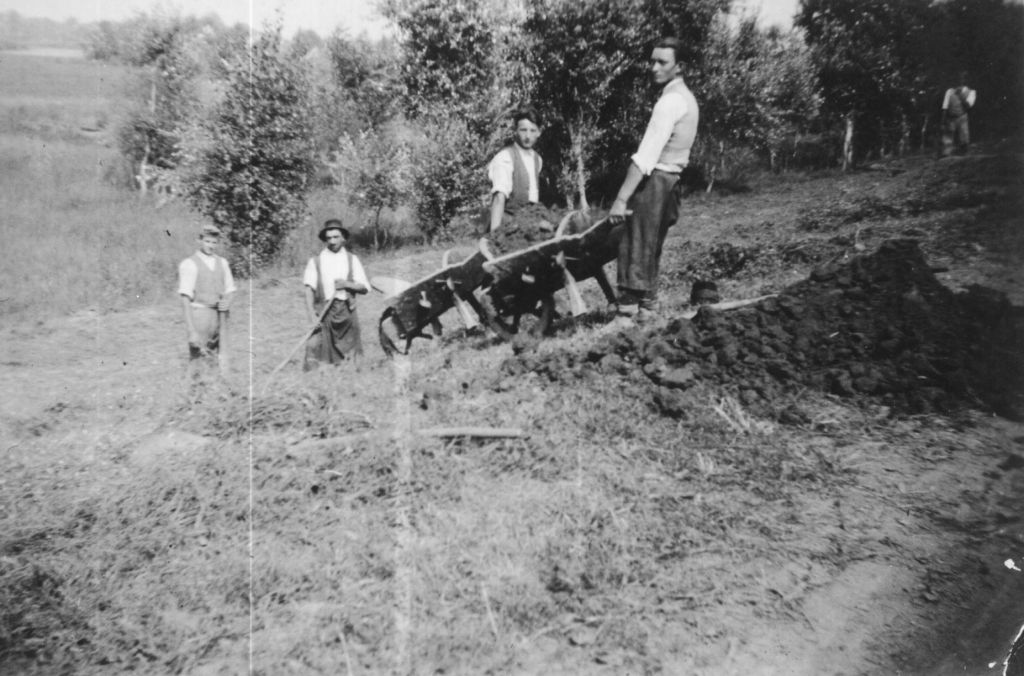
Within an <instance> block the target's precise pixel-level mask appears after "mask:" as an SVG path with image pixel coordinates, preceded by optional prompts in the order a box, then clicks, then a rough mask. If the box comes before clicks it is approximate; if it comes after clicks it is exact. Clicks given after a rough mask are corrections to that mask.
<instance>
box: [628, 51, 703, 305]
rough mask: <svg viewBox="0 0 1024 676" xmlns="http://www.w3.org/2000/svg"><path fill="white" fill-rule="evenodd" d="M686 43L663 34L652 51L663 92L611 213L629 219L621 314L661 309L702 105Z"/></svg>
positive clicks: (655, 77)
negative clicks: (663, 274) (687, 65)
mask: <svg viewBox="0 0 1024 676" xmlns="http://www.w3.org/2000/svg"><path fill="white" fill-rule="evenodd" d="M681 48H682V43H681V42H680V40H678V39H677V38H663V39H661V40H659V41H658V42H657V43H655V45H654V49H653V50H652V51H651V60H650V73H651V79H652V80H653V83H654V85H655V86H656V87H659V88H660V89H661V95H660V97H659V98H658V101H657V103H655V104H654V110H653V111H652V112H651V118H650V122H648V124H647V130H646V131H645V132H644V136H643V139H641V141H640V147H639V148H638V149H637V151H636V153H635V154H633V156H632V157H630V163H629V168H628V169H627V170H626V177H625V179H624V180H623V181H622V187H620V188H619V192H618V195H617V196H616V198H615V201H614V202H613V203H612V207H611V209H610V210H609V212H608V216H609V217H610V218H612V219H617V220H622V219H624V218H625V216H626V214H627V212H628V209H627V206H628V207H629V208H630V209H632V212H633V217H632V218H631V219H630V220H629V222H628V225H627V227H626V229H625V232H624V233H623V235H622V239H621V240H620V241H619V258H618V279H617V282H618V287H619V297H618V314H619V316H623V317H639V318H645V317H649V316H651V315H652V314H653V313H655V312H656V311H657V299H658V272H659V267H660V262H661V249H662V245H663V244H664V242H665V236H666V235H667V234H668V229H669V228H670V227H672V225H674V224H675V222H676V219H677V218H678V216H679V199H680V190H681V186H680V183H679V179H680V175H681V174H682V172H683V170H684V169H685V168H686V166H687V165H688V164H689V163H690V148H691V147H692V146H693V141H694V138H695V137H696V135H697V120H698V117H699V109H698V106H697V100H696V99H695V98H694V97H693V94H692V93H691V92H690V90H689V88H688V87H687V86H686V83H685V82H683V64H682V63H681V62H680V61H679V56H680V55H679V52H680V50H681Z"/></svg>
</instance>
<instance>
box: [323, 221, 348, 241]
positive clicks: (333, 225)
mask: <svg viewBox="0 0 1024 676" xmlns="http://www.w3.org/2000/svg"><path fill="white" fill-rule="evenodd" d="M328 230H340V231H341V236H342V237H344V238H345V239H348V237H349V234H348V228H346V227H345V226H344V225H342V224H341V221H340V220H338V219H337V218H332V219H330V220H328V221H324V225H323V227H322V228H320V233H319V234H318V235H317V237H319V238H320V241H321V242H326V241H327V231H328Z"/></svg>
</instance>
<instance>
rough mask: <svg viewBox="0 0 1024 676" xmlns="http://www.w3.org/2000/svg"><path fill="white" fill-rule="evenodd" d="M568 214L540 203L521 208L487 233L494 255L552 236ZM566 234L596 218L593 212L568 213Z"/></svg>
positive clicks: (578, 230) (581, 229)
mask: <svg viewBox="0 0 1024 676" xmlns="http://www.w3.org/2000/svg"><path fill="white" fill-rule="evenodd" d="M568 214H570V212H569V211H566V210H564V209H562V210H558V209H553V208H548V207H545V206H542V205H540V204H531V205H529V206H526V207H523V208H522V209H520V210H519V211H518V212H516V214H515V215H514V216H512V217H510V218H509V219H508V220H506V221H505V222H504V223H502V225H501V227H500V228H498V230H496V231H495V232H493V233H491V234H490V235H489V236H488V239H489V240H490V244H491V250H492V251H493V252H494V253H495V254H499V255H501V254H507V253H512V252H513V251H519V250H520V249H526V248H528V247H531V246H533V245H534V244H539V243H540V242H543V241H545V240H548V239H551V238H552V237H554V236H555V231H556V230H557V229H558V225H559V223H561V221H562V219H563V218H564V217H565V216H566V215H568ZM571 214H572V215H571V218H570V221H569V223H568V225H567V226H566V230H565V234H574V233H578V232H583V231H584V230H586V229H587V228H589V227H590V226H591V225H593V223H594V222H596V220H597V215H596V214H595V213H584V212H580V211H573V212H571Z"/></svg>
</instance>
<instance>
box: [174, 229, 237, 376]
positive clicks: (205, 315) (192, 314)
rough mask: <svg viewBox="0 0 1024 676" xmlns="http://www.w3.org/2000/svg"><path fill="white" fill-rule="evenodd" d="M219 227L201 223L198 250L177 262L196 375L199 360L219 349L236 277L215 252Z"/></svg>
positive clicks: (218, 243) (215, 354) (218, 239)
mask: <svg viewBox="0 0 1024 676" xmlns="http://www.w3.org/2000/svg"><path fill="white" fill-rule="evenodd" d="M220 237H221V232H220V230H219V229H218V228H217V227H216V226H214V225H204V226H203V227H202V229H201V230H200V232H199V250H198V251H196V252H195V253H194V254H192V255H191V256H189V257H188V258H186V259H185V260H183V261H181V263H180V264H179V265H178V293H179V294H180V295H181V306H182V309H183V311H184V313H185V328H186V329H187V330H188V353H189V364H190V366H189V368H190V371H191V372H192V375H193V376H196V375H198V372H199V369H198V368H197V367H196V366H195V364H198V363H199V362H198V360H200V359H203V360H207V359H208V358H210V357H215V356H217V355H218V354H219V352H220V348H221V345H220V338H221V326H222V324H223V323H224V322H226V321H227V315H228V311H229V309H230V307H231V298H232V297H233V296H234V294H235V291H236V288H235V280H234V278H233V277H232V276H231V267H230V266H229V265H228V262H227V261H226V260H225V259H224V258H222V257H221V256H218V255H217V254H216V253H214V252H215V251H216V250H217V247H218V246H219V245H220Z"/></svg>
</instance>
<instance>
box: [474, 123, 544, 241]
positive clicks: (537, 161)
mask: <svg viewBox="0 0 1024 676" xmlns="http://www.w3.org/2000/svg"><path fill="white" fill-rule="evenodd" d="M512 124H513V125H514V127H513V135H512V143H510V144H508V145H507V146H505V147H504V148H502V149H501V150H500V151H498V154H497V155H495V156H494V158H493V159H492V160H491V161H490V163H489V164H488V165H487V176H488V178H490V179H491V210H490V223H489V227H488V232H494V231H495V230H497V229H498V228H499V227H501V224H502V222H503V221H504V218H505V217H506V216H509V217H512V216H514V215H515V213H516V212H517V211H519V210H520V209H522V208H523V207H525V206H526V205H528V204H538V203H540V172H541V169H542V168H543V167H544V162H543V160H542V159H541V157H540V154H539V153H538V152H537V151H536V150H534V149H533V147H534V145H536V143H537V139H538V138H540V117H539V116H538V115H537V111H535V110H534V109H533V108H522V109H520V110H517V111H516V112H514V113H513V114H512Z"/></svg>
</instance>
